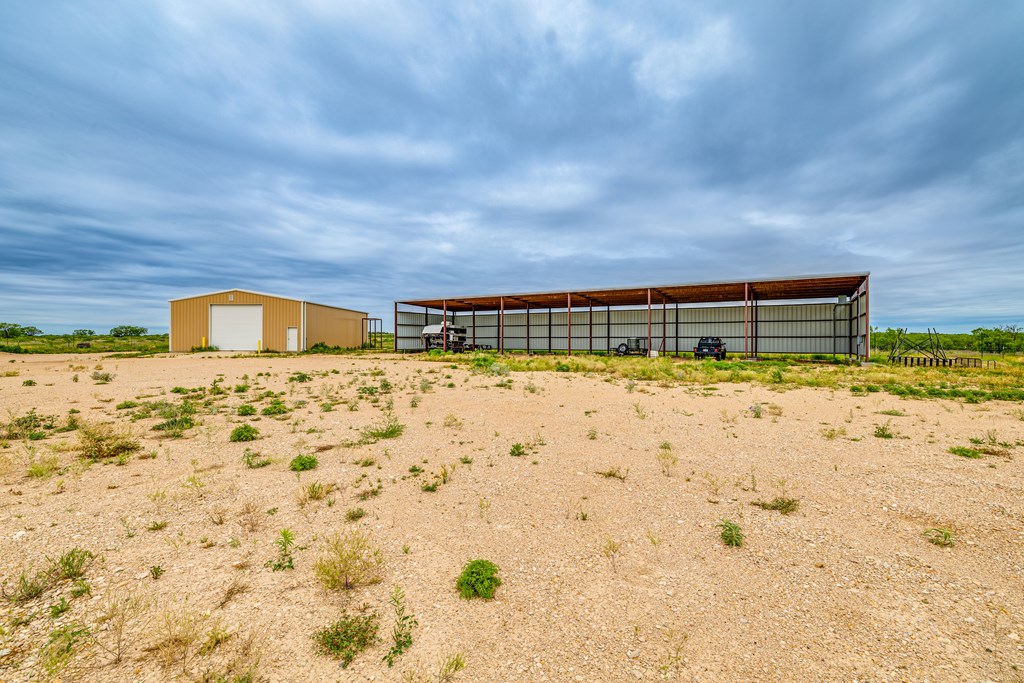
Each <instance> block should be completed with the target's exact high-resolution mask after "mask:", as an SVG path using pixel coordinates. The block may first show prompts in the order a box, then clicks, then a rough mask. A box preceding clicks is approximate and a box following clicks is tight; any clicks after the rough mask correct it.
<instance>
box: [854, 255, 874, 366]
mask: <svg viewBox="0 0 1024 683" xmlns="http://www.w3.org/2000/svg"><path fill="white" fill-rule="evenodd" d="M870 283H871V276H870V275H868V276H867V277H865V278H864V360H871V292H870V287H871V284H870ZM857 325H858V326H860V321H859V320H858V321H857ZM858 331H859V330H858Z"/></svg>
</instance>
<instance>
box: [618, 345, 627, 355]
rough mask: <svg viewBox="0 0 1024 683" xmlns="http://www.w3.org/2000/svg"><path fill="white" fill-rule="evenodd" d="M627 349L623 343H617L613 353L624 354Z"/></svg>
mask: <svg viewBox="0 0 1024 683" xmlns="http://www.w3.org/2000/svg"><path fill="white" fill-rule="evenodd" d="M627 351H629V347H628V346H626V345H625V344H619V345H618V346H616V347H615V355H617V356H625V355H626V352H627Z"/></svg>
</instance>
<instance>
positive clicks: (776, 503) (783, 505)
mask: <svg viewBox="0 0 1024 683" xmlns="http://www.w3.org/2000/svg"><path fill="white" fill-rule="evenodd" d="M750 504H751V505H754V506H756V507H759V508H761V509H762V510H776V511H778V512H781V513H782V514H784V515H791V514H793V513H794V512H796V511H797V509H798V508H799V507H800V501H799V500H798V499H797V498H783V497H781V496H779V497H776V498H773V499H772V500H770V501H764V500H755V501H753V502H751V503H750Z"/></svg>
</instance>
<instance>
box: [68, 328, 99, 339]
mask: <svg viewBox="0 0 1024 683" xmlns="http://www.w3.org/2000/svg"><path fill="white" fill-rule="evenodd" d="M71 336H72V337H95V336H96V333H95V332H94V331H93V330H75V331H74V332H72V333H71Z"/></svg>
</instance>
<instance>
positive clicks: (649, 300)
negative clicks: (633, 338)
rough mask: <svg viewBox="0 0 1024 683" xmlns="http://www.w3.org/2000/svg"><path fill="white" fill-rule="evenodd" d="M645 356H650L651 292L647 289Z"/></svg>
mask: <svg viewBox="0 0 1024 683" xmlns="http://www.w3.org/2000/svg"><path fill="white" fill-rule="evenodd" d="M647 355H648V356H650V355H651V290H650V288H648V289H647Z"/></svg>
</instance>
